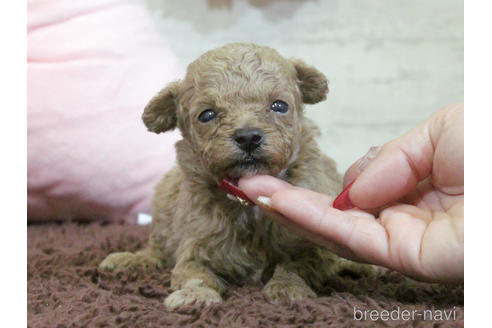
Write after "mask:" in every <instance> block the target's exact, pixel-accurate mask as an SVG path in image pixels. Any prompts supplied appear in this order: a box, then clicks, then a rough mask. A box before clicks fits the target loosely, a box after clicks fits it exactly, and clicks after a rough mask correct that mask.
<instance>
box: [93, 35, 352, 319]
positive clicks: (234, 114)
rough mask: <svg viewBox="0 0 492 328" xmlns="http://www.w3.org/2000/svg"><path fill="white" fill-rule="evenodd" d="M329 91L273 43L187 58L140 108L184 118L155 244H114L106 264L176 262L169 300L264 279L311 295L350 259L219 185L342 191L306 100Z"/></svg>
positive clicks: (167, 118)
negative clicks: (178, 75) (273, 183)
mask: <svg viewBox="0 0 492 328" xmlns="http://www.w3.org/2000/svg"><path fill="white" fill-rule="evenodd" d="M327 93H328V85H327V80H326V78H325V76H324V75H323V74H322V73H320V72H319V71H318V70H317V69H315V68H314V67H311V66H308V65H306V64H305V63H303V62H302V61H300V60H289V59H285V58H283V57H282V56H280V55H279V53H278V52H277V51H275V50H274V49H272V48H269V47H265V46H259V45H254V44H246V43H234V44H228V45H225V46H223V47H221V48H218V49H214V50H211V51H209V52H207V53H205V54H203V55H202V56H201V57H199V58H198V59H197V60H196V61H194V62H193V63H191V64H190V65H189V67H188V69H187V73H186V76H185V78H184V80H182V81H176V82H173V83H171V84H169V85H168V86H167V87H166V88H164V89H163V90H162V91H160V92H159V93H158V94H157V95H156V96H155V97H154V98H153V99H152V100H151V101H150V102H149V104H148V105H147V106H146V108H145V110H144V113H143V121H144V123H145V125H146V126H147V128H148V129H149V130H150V131H152V132H155V133H160V132H165V131H168V130H172V129H174V128H176V127H178V128H179V129H180V131H181V134H182V136H183V139H182V140H181V141H179V142H178V143H177V144H176V151H177V162H178V165H177V166H176V167H175V168H174V169H172V170H171V171H170V172H169V173H168V174H166V175H165V177H164V178H163V179H162V181H161V182H160V183H159V184H158V186H157V187H156V192H155V196H154V202H153V222H152V226H151V235H150V241H149V246H148V247H147V248H146V249H144V250H141V251H139V252H137V253H135V254H133V253H129V252H124V253H114V254H111V255H109V256H108V257H107V258H106V259H105V260H104V261H103V262H102V263H101V264H100V267H101V268H102V269H105V270H119V269H125V268H129V267H133V266H148V265H157V266H163V265H171V266H174V269H173V270H172V276H171V288H172V289H173V290H174V292H173V293H172V294H170V295H169V296H168V297H167V298H166V300H165V302H164V303H165V305H166V306H167V308H168V309H170V310H174V309H177V308H178V307H180V306H183V305H189V304H194V305H195V306H206V305H209V304H211V303H214V302H221V301H222V296H221V295H222V294H223V293H224V292H225V291H226V289H227V287H228V286H229V285H230V284H238V285H243V284H247V283H250V284H257V283H263V284H264V287H263V293H264V295H265V296H266V298H267V299H268V300H269V301H271V302H274V303H278V302H282V301H294V300H300V299H303V298H305V297H315V296H316V294H315V292H314V291H313V289H314V290H317V289H319V288H320V287H321V286H322V285H323V283H324V282H325V281H326V279H329V278H330V276H332V275H334V274H336V272H337V271H338V270H339V269H340V268H341V264H340V263H343V262H342V261H341V260H340V259H338V258H337V257H336V256H334V255H332V254H331V253H329V252H328V251H326V250H324V249H321V248H319V247H317V246H316V245H314V244H313V243H311V242H310V241H308V240H305V239H303V238H301V237H300V236H298V235H296V234H295V233H293V232H291V231H289V230H288V229H287V228H285V227H284V226H282V225H279V224H277V223H275V222H274V221H272V220H271V219H268V218H266V217H265V215H264V214H263V213H262V212H261V210H260V209H259V208H258V207H256V206H244V204H241V203H240V202H237V201H235V200H234V199H231V198H234V197H230V196H231V195H229V197H228V194H227V193H226V192H224V191H223V190H222V189H221V188H219V185H220V184H221V182H223V181H227V182H228V183H236V182H237V180H238V179H239V178H241V177H243V176H247V175H255V174H269V175H273V176H277V177H279V178H281V179H284V180H286V181H288V182H289V183H291V184H293V185H296V186H301V187H304V188H308V189H311V190H314V191H317V192H321V193H324V194H328V195H331V196H335V195H337V194H338V193H339V192H340V190H341V177H340V175H339V174H338V173H337V171H336V166H335V163H334V161H333V160H331V159H329V158H328V157H326V156H325V155H323V154H321V153H320V150H319V148H318V145H317V143H316V141H315V137H316V136H317V135H318V134H319V132H318V129H317V128H316V126H315V125H314V124H313V122H311V121H310V120H309V119H307V118H306V117H305V116H304V109H303V105H304V104H315V103H318V102H320V101H322V100H324V99H325V98H326V94H327ZM243 203H244V201H243Z"/></svg>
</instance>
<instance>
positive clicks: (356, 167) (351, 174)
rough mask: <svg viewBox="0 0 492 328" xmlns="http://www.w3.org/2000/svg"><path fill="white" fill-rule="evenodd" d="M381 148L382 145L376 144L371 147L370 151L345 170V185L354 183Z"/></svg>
mask: <svg viewBox="0 0 492 328" xmlns="http://www.w3.org/2000/svg"><path fill="white" fill-rule="evenodd" d="M380 150H381V146H374V147H371V148H370V149H369V151H368V152H367V153H366V154H365V155H364V156H362V157H361V158H359V159H358V160H357V161H356V162H355V163H354V164H352V166H350V167H349V169H348V170H347V171H346V172H345V175H344V176H343V187H344V188H345V187H346V186H347V185H349V184H350V183H352V182H353V181H354V180H355V179H356V178H357V177H358V176H359V175H360V174H361V173H362V171H364V170H365V169H366V168H367V167H368V166H369V163H371V162H372V161H373V160H374V159H375V158H376V156H377V154H378V153H379V151H380Z"/></svg>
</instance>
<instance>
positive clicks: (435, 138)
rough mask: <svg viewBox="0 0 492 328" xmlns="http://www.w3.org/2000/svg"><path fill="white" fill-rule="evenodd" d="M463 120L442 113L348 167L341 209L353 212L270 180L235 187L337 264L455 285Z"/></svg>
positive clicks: (451, 111)
mask: <svg viewBox="0 0 492 328" xmlns="http://www.w3.org/2000/svg"><path fill="white" fill-rule="evenodd" d="M463 113H464V108H463V105H462V104H458V105H454V106H449V107H446V108H444V109H442V110H441V111H439V112H437V113H436V114H434V115H433V116H432V117H430V118H429V119H428V120H426V121H425V122H423V123H422V124H420V125H418V126H417V127H415V128H414V129H413V130H411V131H410V132H408V133H407V134H405V135H403V136H401V137H399V138H397V139H395V140H393V141H391V142H389V143H387V144H386V145H384V146H383V147H382V148H381V150H380V151H379V152H378V153H377V155H376V154H374V153H375V150H374V149H372V152H371V151H370V153H369V154H368V155H366V156H364V157H363V158H361V159H360V160H359V161H357V162H356V163H354V164H353V165H352V166H351V167H350V168H349V170H348V171H347V172H346V174H345V177H344V186H345V187H347V186H348V190H347V191H345V193H346V194H347V195H348V196H347V197H346V199H345V204H346V205H348V206H346V207H347V208H348V207H350V204H353V206H354V208H352V209H348V210H346V211H341V210H338V209H335V208H333V207H332V203H333V198H332V197H329V196H326V195H322V194H319V193H316V192H312V191H309V190H305V189H302V188H298V187H294V186H292V185H290V184H288V183H286V182H284V181H282V180H279V179H276V178H273V177H270V176H254V177H248V178H243V179H241V180H240V181H239V187H240V188H241V189H242V190H243V191H244V192H245V193H246V194H247V195H248V196H249V198H250V199H252V200H254V201H255V203H256V204H258V205H259V206H260V207H262V208H263V209H264V210H266V211H267V212H268V213H269V217H271V218H272V219H274V220H276V221H279V222H281V223H283V224H286V225H287V226H289V227H291V228H292V229H294V230H296V231H297V232H298V233H301V234H303V235H304V236H305V237H307V238H309V239H311V240H313V241H314V242H317V243H319V244H320V245H323V246H325V247H327V248H328V249H330V250H332V251H333V252H335V253H337V254H338V255H340V256H343V257H346V258H349V259H352V260H357V261H361V262H368V263H374V264H378V265H382V266H386V267H388V268H391V269H394V270H397V271H400V272H401V273H403V274H405V275H408V276H411V277H413V278H416V279H419V280H425V281H433V282H461V281H463V274H464V273H463V272H464V265H463V263H464V250H463V249H464V237H463V229H464V222H463V220H464V169H463V167H464V164H463V162H464V159H463V158H464V149H463V142H464V141H463V138H464V137H463V121H464V119H463ZM352 181H354V183H353V184H352V185H351V186H350V183H351V182H352ZM259 196H264V197H260V200H258V197H259ZM265 197H268V198H265Z"/></svg>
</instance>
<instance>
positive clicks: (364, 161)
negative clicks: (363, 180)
mask: <svg viewBox="0 0 492 328" xmlns="http://www.w3.org/2000/svg"><path fill="white" fill-rule="evenodd" d="M380 150H381V146H379V145H378V146H374V147H371V148H369V151H368V152H367V154H365V155H364V157H362V158H361V160H360V161H359V170H361V171H364V170H365V169H366V168H367V166H368V165H369V163H371V161H372V160H373V159H375V158H376V156H377V155H378V153H379V151H380Z"/></svg>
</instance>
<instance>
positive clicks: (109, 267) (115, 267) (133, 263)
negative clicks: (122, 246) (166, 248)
mask: <svg viewBox="0 0 492 328" xmlns="http://www.w3.org/2000/svg"><path fill="white" fill-rule="evenodd" d="M161 265H162V263H161V262H160V261H159V260H158V259H157V258H154V257H151V256H147V255H143V254H134V253H131V252H121V253H113V254H109V255H108V256H107V257H106V258H105V259H104V260H103V261H102V262H101V264H99V269H101V270H105V271H120V270H126V269H131V268H147V267H149V266H156V267H161Z"/></svg>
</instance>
